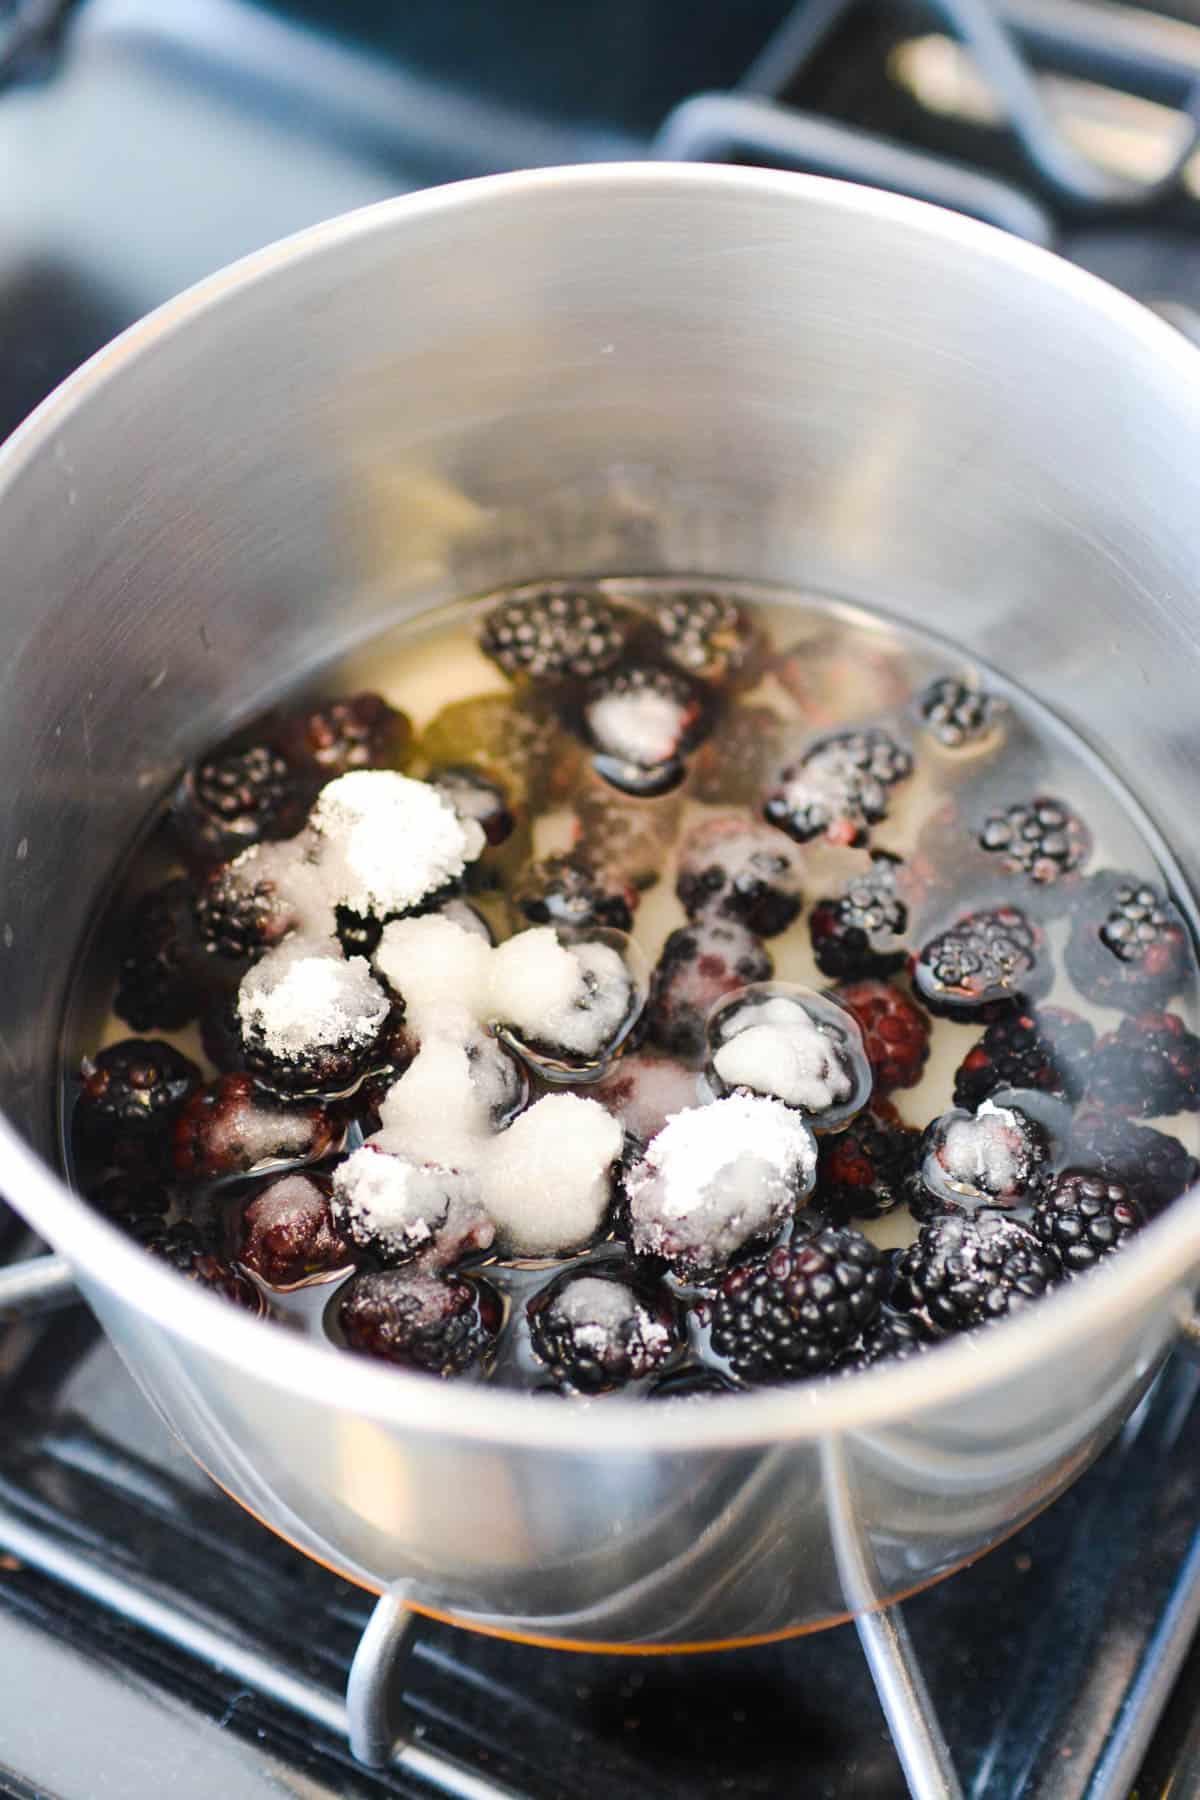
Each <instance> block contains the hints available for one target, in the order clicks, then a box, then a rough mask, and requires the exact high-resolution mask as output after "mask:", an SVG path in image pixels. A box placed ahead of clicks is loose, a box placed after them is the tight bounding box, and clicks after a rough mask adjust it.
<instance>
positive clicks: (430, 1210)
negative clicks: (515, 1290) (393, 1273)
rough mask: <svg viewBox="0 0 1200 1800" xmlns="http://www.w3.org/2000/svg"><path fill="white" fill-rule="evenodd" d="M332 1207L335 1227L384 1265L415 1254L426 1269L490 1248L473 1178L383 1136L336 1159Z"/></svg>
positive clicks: (492, 1230)
mask: <svg viewBox="0 0 1200 1800" xmlns="http://www.w3.org/2000/svg"><path fill="white" fill-rule="evenodd" d="M384 1136H385V1137H386V1133H385V1134H384ZM332 1208H333V1221H334V1224H335V1225H336V1226H337V1228H338V1229H339V1231H343V1232H345V1233H346V1235H347V1236H348V1237H349V1238H350V1240H351V1241H352V1242H353V1243H354V1244H355V1245H356V1246H357V1248H358V1249H360V1250H369V1251H370V1252H371V1254H372V1255H373V1256H376V1257H378V1258H379V1260H380V1261H381V1262H384V1263H403V1262H411V1261H412V1260H413V1258H414V1257H418V1256H419V1257H420V1258H421V1262H422V1265H423V1267H425V1268H427V1269H428V1268H445V1267H448V1266H449V1264H451V1263H453V1262H458V1261H460V1260H461V1258H462V1257H464V1256H466V1255H467V1254H468V1252H474V1251H478V1250H488V1249H490V1248H491V1245H492V1243H493V1241H494V1240H495V1236H496V1227H495V1225H494V1223H493V1222H492V1220H491V1219H490V1218H489V1217H488V1215H487V1213H486V1212H485V1210H484V1208H483V1206H482V1204H481V1203H480V1201H479V1198H478V1194H477V1184H476V1182H475V1180H474V1178H473V1177H472V1176H471V1175H469V1174H467V1173H465V1172H464V1171H463V1170H461V1169H452V1168H447V1167H446V1166H445V1165H444V1164H441V1163H436V1162H431V1161H429V1160H428V1159H427V1158H420V1159H419V1158H417V1157H415V1156H405V1155H392V1154H391V1153H390V1152H389V1151H388V1150H386V1149H385V1148H383V1139H382V1138H381V1140H380V1142H379V1143H376V1142H375V1141H373V1140H368V1142H367V1143H365V1144H364V1145H363V1146H362V1148H361V1149H360V1150H356V1151H355V1152H354V1153H353V1155H352V1156H348V1157H347V1158H346V1159H345V1161H344V1162H340V1163H339V1164H338V1166H337V1168H336V1169H335V1170H334V1172H333V1197H332Z"/></svg>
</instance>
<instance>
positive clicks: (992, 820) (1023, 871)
mask: <svg viewBox="0 0 1200 1800" xmlns="http://www.w3.org/2000/svg"><path fill="white" fill-rule="evenodd" d="M978 841H979V847H980V849H981V850H983V851H985V852H986V853H987V854H988V855H990V856H996V857H999V859H1000V866H1001V868H1002V869H1004V870H1005V872H1006V873H1008V874H1010V875H1026V876H1028V878H1029V879H1030V881H1033V882H1036V884H1037V885H1038V886H1039V887H1041V888H1053V887H1056V886H1060V885H1061V884H1062V883H1063V882H1065V881H1067V880H1068V878H1069V877H1071V876H1073V875H1077V874H1078V872H1079V870H1080V869H1081V868H1082V867H1083V864H1084V863H1085V862H1086V861H1087V859H1088V856H1089V855H1090V854H1091V848H1092V834H1091V832H1090V831H1089V830H1088V828H1087V826H1086V825H1085V824H1084V822H1083V820H1082V819H1081V818H1079V817H1078V815H1077V814H1075V813H1073V812H1072V811H1071V809H1070V807H1069V806H1065V805H1064V804H1063V802H1062V801H1061V800H1051V799H1049V798H1048V797H1047V796H1046V795H1044V794H1041V795H1038V796H1037V797H1036V798H1035V799H1033V800H1028V801H1020V802H1018V803H1017V804H1015V805H1013V806H1008V807H1005V808H1004V810H1003V811H1002V812H995V813H992V814H990V815H989V817H988V818H987V819H985V820H984V822H983V825H982V827H981V828H980V832H979V840H978Z"/></svg>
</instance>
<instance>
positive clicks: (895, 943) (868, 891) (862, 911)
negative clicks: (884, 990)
mask: <svg viewBox="0 0 1200 1800" xmlns="http://www.w3.org/2000/svg"><path fill="white" fill-rule="evenodd" d="M901 867H902V864H901V862H900V858H899V857H898V856H892V855H890V854H889V853H888V852H887V851H886V850H875V851H873V852H872V853H871V866H870V868H869V869H864V870H863V871H862V872H861V873H860V874H857V875H853V876H851V878H850V880H849V881H848V882H847V883H846V886H845V887H844V888H843V889H842V892H841V893H840V894H839V895H836V896H833V897H828V898H826V899H824V900H818V901H817V903H816V905H815V906H814V907H813V909H812V911H811V912H810V913H809V915H808V929H809V935H810V936H811V938H812V947H813V956H814V957H815V958H816V964H817V967H818V969H820V971H821V973H822V974H823V975H828V976H829V977H830V978H831V980H833V981H854V980H857V979H858V978H859V977H860V976H868V975H869V976H878V977H887V976H888V975H896V974H898V973H899V971H900V970H901V969H902V968H903V967H904V964H905V961H906V959H907V956H908V951H907V948H906V946H905V943H904V938H905V934H906V933H907V931H908V907H907V905H906V904H905V902H904V901H903V900H902V899H901V897H900V894H899V893H898V891H897V876H898V874H899V872H900V869H901Z"/></svg>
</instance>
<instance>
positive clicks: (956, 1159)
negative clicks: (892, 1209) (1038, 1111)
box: [909, 1096, 1052, 1219]
mask: <svg viewBox="0 0 1200 1800" xmlns="http://www.w3.org/2000/svg"><path fill="white" fill-rule="evenodd" d="M1002 1099H1003V1102H1004V1103H1003V1104H1002V1103H1001V1101H1000V1100H995V1099H991V1100H984V1101H982V1102H981V1103H980V1105H979V1106H978V1107H977V1108H976V1109H975V1111H974V1112H966V1111H965V1110H962V1109H959V1108H955V1109H953V1110H952V1111H950V1112H948V1113H943V1114H942V1116H941V1118H940V1119H934V1121H933V1122H932V1124H931V1125H929V1126H927V1127H926V1130H925V1135H924V1137H923V1138H922V1140H921V1148H920V1152H919V1163H918V1171H917V1174H918V1179H917V1181H915V1182H914V1183H913V1185H912V1187H911V1189H910V1193H909V1204H910V1206H911V1208H912V1211H913V1215H914V1217H916V1218H918V1219H929V1218H931V1217H934V1216H937V1215H939V1214H945V1213H954V1212H974V1211H976V1210H977V1209H978V1208H980V1207H989V1208H990V1207H1012V1206H1022V1205H1028V1204H1029V1203H1030V1202H1031V1201H1032V1200H1033V1199H1034V1198H1035V1197H1036V1195H1037V1193H1038V1191H1039V1187H1040V1184H1041V1181H1042V1178H1043V1176H1044V1174H1045V1172H1046V1169H1047V1166H1048V1164H1049V1160H1050V1154H1051V1148H1052V1146H1051V1143H1050V1138H1049V1135H1048V1133H1047V1130H1046V1128H1045V1126H1044V1125H1043V1123H1042V1122H1041V1120H1039V1119H1035V1118H1033V1117H1032V1116H1031V1114H1030V1113H1029V1112H1028V1111H1027V1110H1025V1109H1024V1108H1022V1107H1020V1106H1018V1105H1016V1104H1014V1103H1011V1102H1010V1101H1009V1100H1008V1096H1002Z"/></svg>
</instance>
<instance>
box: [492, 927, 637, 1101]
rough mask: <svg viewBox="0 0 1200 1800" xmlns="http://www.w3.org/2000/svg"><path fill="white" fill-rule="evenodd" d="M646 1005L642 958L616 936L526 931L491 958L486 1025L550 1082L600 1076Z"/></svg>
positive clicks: (615, 933)
mask: <svg viewBox="0 0 1200 1800" xmlns="http://www.w3.org/2000/svg"><path fill="white" fill-rule="evenodd" d="M645 1003H646V986H645V981H644V978H643V975H642V964H641V959H640V953H639V952H638V951H637V950H636V948H635V946H634V945H633V944H631V942H630V940H629V939H628V938H627V937H625V936H624V934H623V933H622V932H619V931H611V932H608V931H597V932H592V933H590V934H588V935H576V934H574V933H569V932H565V933H562V934H559V933H556V932H555V931H554V930H553V929H552V928H551V927H550V926H549V925H531V926H530V928H529V930H528V931H520V932H518V933H517V934H516V936H515V937H510V938H508V939H507V940H506V941H505V942H504V943H503V944H501V945H500V946H499V947H498V948H497V949H496V950H493V952H492V957H491V964H490V969H489V985H488V1006H489V1009H490V1010H489V1017H490V1020H491V1023H492V1024H493V1025H494V1027H495V1029H496V1031H497V1032H498V1033H499V1035H500V1037H501V1038H502V1039H503V1040H504V1041H505V1042H506V1043H507V1044H508V1045H509V1046H510V1048H512V1049H513V1050H515V1051H516V1052H517V1054H518V1055H519V1056H520V1057H521V1058H522V1060H523V1061H525V1062H527V1063H529V1064H530V1065H531V1066H532V1067H534V1068H536V1069H537V1071H538V1072H539V1073H540V1074H541V1075H542V1076H544V1077H545V1078H546V1079H548V1080H551V1081H554V1080H559V1081H561V1080H563V1079H564V1078H565V1079H568V1080H570V1079H575V1078H576V1077H579V1076H583V1075H586V1074H589V1073H591V1074H594V1075H596V1076H598V1075H600V1074H601V1073H603V1070H604V1067H605V1065H606V1064H607V1063H608V1062H610V1061H611V1060H612V1058H613V1057H615V1056H616V1055H617V1054H618V1052H619V1051H620V1049H621V1047H622V1045H623V1044H624V1043H625V1042H626V1041H627V1040H628V1038H629V1036H630V1034H631V1033H632V1032H633V1030H634V1028H635V1026H636V1025H637V1024H638V1022H639V1020H640V1018H641V1016H642V1012H643V1009H644V1007H645Z"/></svg>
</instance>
